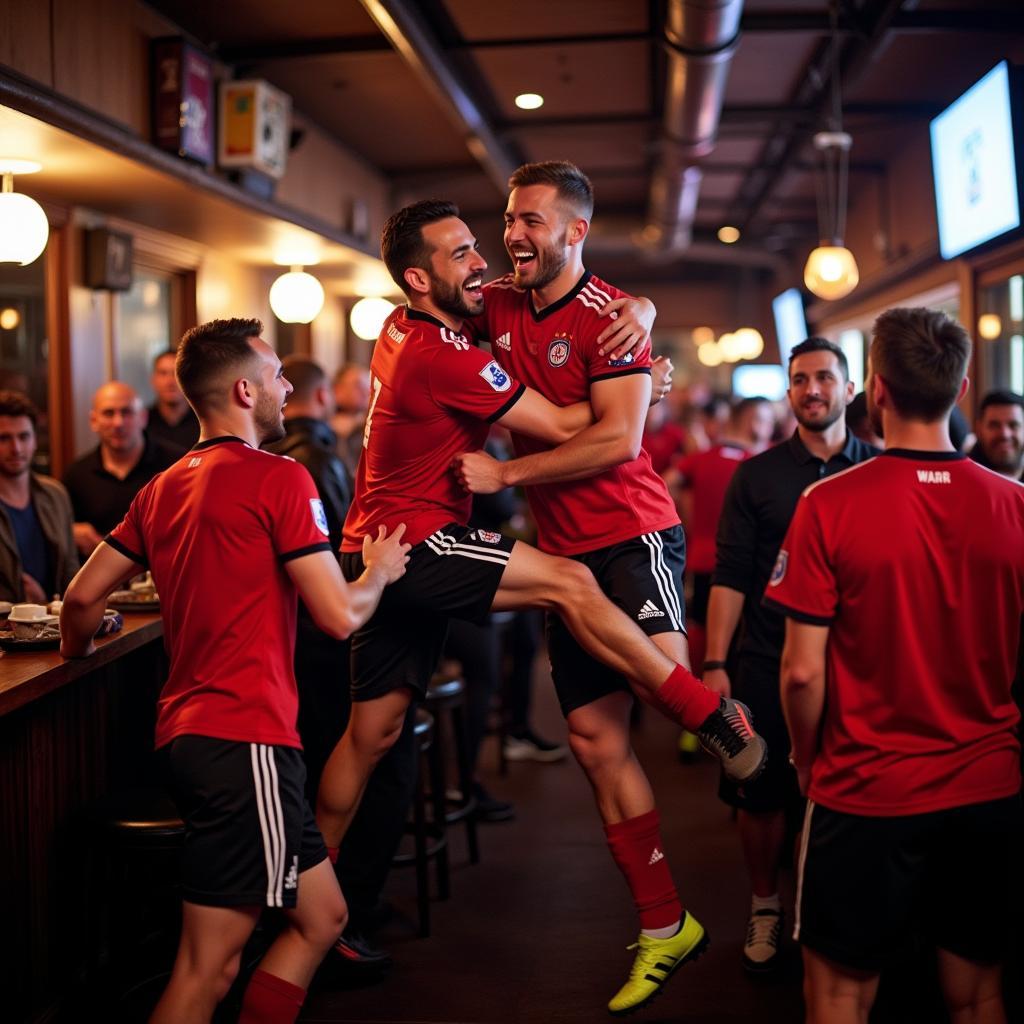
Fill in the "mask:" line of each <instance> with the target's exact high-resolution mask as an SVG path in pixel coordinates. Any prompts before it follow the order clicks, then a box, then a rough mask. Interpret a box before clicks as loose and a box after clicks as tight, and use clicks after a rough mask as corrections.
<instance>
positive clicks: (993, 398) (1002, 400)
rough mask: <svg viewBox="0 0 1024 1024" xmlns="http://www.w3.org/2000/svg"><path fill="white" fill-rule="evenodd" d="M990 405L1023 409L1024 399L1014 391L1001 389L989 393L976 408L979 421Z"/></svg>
mask: <svg viewBox="0 0 1024 1024" xmlns="http://www.w3.org/2000/svg"><path fill="white" fill-rule="evenodd" d="M990 405H1016V406H1019V407H1020V408H1021V409H1024V397H1021V396H1020V395H1018V394H1017V392H1016V391H1006V390H1004V389H1002V388H997V389H996V390H995V391H989V392H988V393H987V394H986V395H985V397H984V398H983V399H982V400H981V404H980V405H979V406H978V417H979V419H980V418H981V416H983V415H984V413H985V410H986V409H987V408H988V407H989V406H990Z"/></svg>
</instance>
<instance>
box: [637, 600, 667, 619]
mask: <svg viewBox="0 0 1024 1024" xmlns="http://www.w3.org/2000/svg"><path fill="white" fill-rule="evenodd" d="M664 617H665V613H664V612H663V611H662V610H661V609H660V608H659V607H658V606H657V605H656V604H655V603H654V602H653V601H644V606H643V608H641V609H640V614H639V615H637V619H638V620H639V621H641V622H643V620H644V619H657V618H664Z"/></svg>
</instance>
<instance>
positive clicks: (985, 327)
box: [978, 313, 1003, 341]
mask: <svg viewBox="0 0 1024 1024" xmlns="http://www.w3.org/2000/svg"><path fill="white" fill-rule="evenodd" d="M1002 333H1003V321H1002V320H1000V319H999V316H998V314H996V313H982V315H981V316H979V317H978V334H980V335H981V336H982V337H983V338H984V339H985V340H986V341H995V340H996V338H998V337H999V335H1000V334H1002Z"/></svg>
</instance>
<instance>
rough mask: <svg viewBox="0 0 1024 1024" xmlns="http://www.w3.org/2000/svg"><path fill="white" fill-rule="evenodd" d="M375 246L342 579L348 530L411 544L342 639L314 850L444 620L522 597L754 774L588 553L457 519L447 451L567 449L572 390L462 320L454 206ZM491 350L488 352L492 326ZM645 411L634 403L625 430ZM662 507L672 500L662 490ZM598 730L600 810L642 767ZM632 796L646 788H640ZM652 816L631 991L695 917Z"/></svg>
mask: <svg viewBox="0 0 1024 1024" xmlns="http://www.w3.org/2000/svg"><path fill="white" fill-rule="evenodd" d="M381 254H382V257H383V259H384V262H385V263H386V264H387V267H388V270H389V272H390V273H391V276H392V278H393V279H394V281H395V283H396V284H397V285H398V286H399V287H400V288H402V290H403V291H404V292H405V294H406V295H407V296H408V298H409V305H408V306H405V307H400V308H399V309H397V310H395V311H394V312H393V313H392V314H391V315H390V316H389V317H388V319H387V321H386V322H385V323H384V326H383V328H382V330H381V333H380V338H379V340H378V342H377V345H376V347H375V349H374V353H373V360H372V363H371V366H370V371H371V393H370V408H369V412H368V414H367V418H366V429H365V434H364V451H363V456H362V458H361V459H360V461H359V469H358V472H357V477H356V493H355V498H354V500H353V503H352V507H351V509H350V511H349V514H348V518H347V520H346V522H345V532H344V541H343V543H342V568H343V570H344V572H345V574H346V576H348V577H349V578H352V577H353V576H355V575H356V574H358V573H359V572H360V571H361V568H362V560H361V556H360V554H359V551H358V537H359V536H361V535H362V534H363V533H364V532H366V531H367V530H375V529H377V528H378V527H380V526H386V527H388V528H391V527H392V525H393V524H394V523H396V522H398V521H400V520H401V521H403V522H405V523H406V525H407V533H406V537H407V539H408V540H409V541H410V542H411V543H412V544H413V549H412V552H411V556H410V563H409V571H408V573H407V574H406V576H405V578H404V579H403V580H402V582H401V583H400V584H399V585H398V586H397V587H394V588H391V589H390V590H389V591H388V593H387V594H386V595H385V598H384V600H383V601H382V602H381V606H380V609H379V610H378V612H377V613H376V614H375V615H374V617H373V618H372V619H371V620H370V622H368V623H367V625H366V626H365V627H364V628H363V629H360V630H359V631H358V632H357V633H356V634H355V636H354V637H353V640H352V680H353V691H352V700H353V705H352V717H351V719H350V721H349V726H348V729H347V730H346V732H345V735H344V736H343V737H342V740H341V742H340V743H339V745H338V747H337V748H336V749H335V751H334V753H333V754H332V756H331V759H330V761H329V762H328V764H327V768H326V769H325V772H324V776H323V780H322V782H321V786H320V793H319V796H318V807H317V820H318V822H319V824H320V827H321V829H322V831H323V834H324V838H325V840H326V841H327V843H328V847H337V845H338V844H339V842H340V840H341V838H342V837H343V836H344V834H345V831H346V829H347V828H348V825H349V823H350V822H351V820H352V817H353V815H354V813H355V810H356V808H357V807H358V803H359V799H360V797H361V795H362V790H363V787H364V786H365V784H366V779H367V778H368V776H369V774H370V772H371V771H372V769H373V766H374V765H375V764H376V762H377V760H379V759H380V757H381V756H383V754H384V753H385V752H386V751H387V750H388V749H389V747H390V746H391V744H392V743H393V742H394V740H395V738H396V737H397V736H398V734H399V732H400V730H401V726H402V722H403V721H404V718H405V712H406V709H407V708H408V706H409V703H410V701H411V700H412V699H414V697H419V696H421V695H422V693H423V692H424V689H425V687H426V685H427V683H428V682H429V678H430V674H431V672H432V671H433V668H434V666H435V665H436V663H437V658H438V655H439V653H440V650H441V645H442V644H443V642H444V635H445V629H446V621H447V617H448V616H452V617H457V618H462V619H467V620H470V621H479V620H481V619H482V618H483V617H484V616H485V615H486V614H487V613H488V612H489V611H504V610H509V609H518V608H529V607H538V608H545V609H547V610H549V611H553V612H555V613H557V614H558V615H559V616H560V617H561V618H562V619H563V620H564V621H565V624H566V628H567V629H568V630H570V631H571V632H572V635H573V636H574V637H575V642H576V643H578V644H579V645H580V646H581V648H583V649H585V650H586V651H587V653H588V655H589V657H590V658H591V659H593V664H595V665H598V667H599V668H600V669H601V671H602V672H603V671H604V668H603V666H608V668H609V671H611V672H612V673H613V674H614V675H615V677H616V678H629V679H630V680H631V681H632V683H633V685H634V686H635V688H636V689H637V692H639V693H641V694H642V695H643V696H644V698H645V699H646V700H648V701H649V702H650V703H651V704H653V705H654V706H655V707H658V708H659V709H661V710H662V711H663V712H665V713H666V714H668V715H669V716H670V717H672V719H673V721H675V722H678V723H680V724H685V722H687V721H690V722H694V723H696V724H697V729H696V732H697V735H698V737H699V738H700V739H701V741H702V742H703V743H704V745H705V747H706V748H707V749H708V750H709V751H710V752H711V753H713V754H714V755H715V756H717V757H718V758H719V760H720V761H721V762H722V763H723V765H724V769H725V771H726V772H728V773H729V774H730V775H731V776H733V777H735V778H737V780H743V779H747V778H750V777H751V776H753V775H754V774H756V773H757V771H759V770H760V765H761V763H762V762H763V759H764V751H763V743H762V741H761V739H760V737H758V736H757V735H756V734H755V733H753V731H752V730H751V729H750V727H749V724H748V723H747V720H746V716H745V715H744V714H743V713H742V712H741V710H740V709H739V708H738V707H737V706H736V705H734V704H733V703H731V702H729V703H727V704H725V705H724V707H723V706H722V704H721V702H720V699H719V697H718V695H717V694H713V693H711V692H710V691H709V690H707V689H706V687H703V686H701V685H700V684H699V683H698V682H697V680H696V679H695V678H694V677H693V676H692V674H691V673H690V672H689V671H688V670H687V669H686V668H685V667H684V666H683V665H682V664H681V662H682V661H683V658H682V657H674V656H673V655H672V654H666V653H665V652H664V651H663V650H661V649H659V647H658V646H656V645H655V644H654V643H651V642H650V640H649V639H648V636H647V635H646V631H644V630H642V629H641V628H639V627H638V625H637V624H636V623H635V622H633V621H631V619H630V618H629V617H627V616H626V615H625V614H624V613H623V612H622V611H621V610H620V609H619V608H617V607H616V606H615V605H614V604H613V603H612V602H611V601H609V600H608V598H607V597H605V595H604V594H603V593H602V592H601V590H600V588H599V587H598V585H597V583H596V581H595V579H594V576H593V575H592V573H591V572H590V570H589V569H588V568H587V567H586V566H584V565H582V564H580V562H578V561H571V560H568V559H562V558H555V557H553V556H552V555H550V554H545V553H542V552H540V551H538V550H536V549H535V548H532V547H530V546H529V545H527V544H525V543H523V542H521V541H516V540H514V539H513V538H511V537H506V536H504V535H502V534H500V533H494V532H491V531H488V530H471V529H470V528H469V527H467V526H465V525H464V524H465V523H466V522H467V520H468V518H469V511H470V497H469V495H468V494H467V493H466V491H465V490H464V489H463V488H462V487H461V486H460V484H459V480H458V479H457V478H456V475H455V473H453V472H452V471H451V469H450V466H451V463H452V461H453V459H455V457H456V456H458V455H459V454H460V453H465V452H466V451H473V450H475V449H478V448H481V447H482V446H483V442H484V439H485V438H486V436H487V430H488V423H493V422H497V423H500V424H502V425H503V426H505V427H507V428H509V429H510V430H512V431H514V432H516V433H517V434H519V435H525V436H528V437H536V438H539V439H541V440H542V441H544V442H545V443H546V445H548V446H550V445H556V444H560V443H562V442H568V443H567V444H566V445H565V447H566V448H568V447H569V446H570V445H571V444H572V443H573V442H572V441H570V440H569V439H570V438H573V437H574V436H576V435H579V434H580V432H581V431H582V432H583V433H586V429H585V428H587V427H588V425H589V424H590V423H591V422H592V420H593V414H592V413H591V406H590V403H589V402H588V401H587V398H586V395H583V396H581V398H580V399H579V400H578V401H576V402H575V403H574V404H565V405H564V407H563V405H555V404H553V403H551V402H549V401H548V400H547V399H545V398H544V397H542V396H541V395H540V394H538V393H537V392H536V391H532V390H530V389H528V388H526V387H525V386H524V385H523V384H521V383H519V382H517V381H516V380H514V379H513V377H512V375H511V374H510V373H509V372H508V370H507V369H506V368H504V367H503V366H501V365H499V363H498V362H497V361H496V360H495V359H493V358H492V357H491V355H490V354H488V353H485V352H483V351H482V350H481V349H479V348H477V347H476V346H475V345H473V344H472V342H471V341H470V340H469V339H468V338H467V336H466V335H465V334H463V333H462V331H463V325H464V321H465V320H466V319H467V318H468V317H471V316H474V315H479V314H480V313H481V312H482V311H483V305H484V301H483V277H482V275H483V272H484V271H485V270H486V269H487V264H486V263H485V262H484V260H483V259H482V258H481V256H480V255H479V253H478V252H477V249H476V240H475V239H474V237H473V236H472V234H471V233H470V231H469V229H468V228H467V227H466V225H465V224H464V223H463V222H462V221H461V220H460V219H459V217H458V210H457V208H456V207H455V206H453V205H452V204H450V203H443V202H438V201H433V200H427V201H423V202H419V203H414V204H413V205H412V206H409V207H406V208H405V209H403V210H400V211H399V212H398V213H397V214H395V215H394V216H393V217H391V218H390V220H389V221H388V223H387V224H386V225H385V227H384V233H383V238H382V242H381ZM589 312H590V313H591V315H592V316H593V311H589ZM594 319H595V320H596V319H597V318H596V316H594ZM599 329H600V328H598V330H599ZM642 334H644V335H646V332H645V331H644V332H642ZM497 353H498V354H502V349H501V344H500V340H499V343H498V349H497ZM643 382H644V386H645V387H644V389H643V391H644V393H643V396H642V399H640V400H641V401H642V404H643V405H644V407H646V406H647V405H648V403H649V397H650V391H651V384H650V377H649V375H648V376H645V377H644V378H643ZM643 420H644V417H643V414H642V412H641V413H640V415H639V417H638V424H639V427H642V425H643ZM638 436H639V435H638ZM556 450H557V449H556ZM655 479H657V478H655ZM659 483H660V481H659ZM666 500H667V498H666ZM668 506H669V509H670V510H671V511H672V513H673V514H674V507H673V506H672V504H671V501H668ZM644 559H645V561H646V562H647V563H648V564H651V563H652V562H653V561H654V560H655V554H654V553H652V552H650V551H648V550H647V549H646V548H645V549H644ZM657 599H658V601H659V603H660V604H661V605H662V608H664V611H659V613H658V614H660V615H662V616H667V615H669V614H672V615H678V616H679V618H681V615H679V610H678V609H676V608H674V607H673V606H672V605H671V604H670V603H669V601H668V599H665V598H662V597H661V596H658V597H657ZM600 663H603V665H602V664H600ZM609 732H610V730H605V731H603V732H602V731H601V730H600V729H599V728H598V727H597V726H595V727H594V728H593V730H592V731H591V732H589V733H588V734H587V735H585V736H583V735H581V736H579V737H578V738H576V739H575V741H574V744H575V750H576V753H577V756H578V757H579V759H580V760H581V761H582V762H583V763H584V764H585V765H586V766H587V769H588V774H590V775H591V778H592V779H593V778H594V777H595V774H594V773H596V772H597V771H598V770H599V769H604V770H606V771H607V776H606V777H604V778H602V786H601V792H602V794H603V799H605V800H607V801H608V807H609V811H608V813H609V814H610V815H614V814H615V813H616V811H615V809H614V808H615V803H614V802H615V801H616V800H617V799H618V798H619V790H618V789H617V788H616V786H619V787H621V790H622V791H623V792H625V791H626V790H627V788H628V787H629V786H630V785H631V784H632V780H633V778H634V777H635V776H636V775H637V774H639V775H640V776H641V778H643V772H642V770H641V769H640V768H639V765H638V764H637V762H636V759H635V757H634V755H633V754H632V751H631V750H630V749H629V740H628V732H627V725H626V722H625V721H623V722H622V725H621V731H620V732H619V733H617V734H614V735H611V736H609V735H608V734H609ZM616 741H618V745H616ZM602 743H603V745H600V744H602ZM623 765H624V767H623ZM616 772H618V774H617V775H616V774H615V773H616ZM643 786H645V787H646V778H643ZM646 794H647V799H648V800H650V789H649V788H646ZM623 799H625V797H623ZM651 805H652V806H653V800H651ZM656 817H657V816H656V814H655V813H654V812H653V810H652V809H650V808H648V813H647V815H646V820H644V821H643V822H642V823H641V826H640V827H639V828H637V829H636V834H635V836H634V837H631V838H635V839H636V843H643V844H645V845H644V846H643V849H642V862H641V860H640V855H639V854H637V855H636V856H634V857H633V859H632V860H631V861H630V871H631V875H630V880H631V881H635V882H636V885H637V887H638V891H639V895H640V899H641V900H642V905H643V911H644V912H645V913H649V914H650V915H651V916H652V917H653V919H654V920H655V921H658V922H659V923H657V924H653V923H652V924H651V925H650V927H651V928H652V929H656V930H662V931H664V932H666V933H668V934H667V935H664V936H658V935H654V936H643V937H642V938H641V945H642V947H643V949H642V955H643V956H644V957H646V959H647V960H649V961H650V963H649V968H648V969H647V971H646V973H647V974H649V975H651V978H650V980H648V981H647V982H646V983H645V986H644V987H643V988H642V992H641V997H642V998H639V999H637V1000H636V1001H635V1005H638V1004H639V1003H640V1002H646V1001H647V1000H648V999H650V998H651V996H652V995H654V994H655V993H656V992H657V991H658V990H659V989H660V987H661V984H662V983H663V982H664V981H665V980H666V979H667V977H668V976H669V975H670V974H671V973H672V972H673V971H674V970H675V969H676V968H677V967H679V966H681V965H682V964H683V963H685V962H687V961H688V960H691V959H694V958H695V957H696V956H697V955H698V953H699V952H700V951H701V950H702V949H703V947H704V945H705V944H706V938H705V935H704V929H703V928H702V927H701V926H700V924H698V923H697V922H696V920H695V919H694V918H693V917H692V916H691V915H689V914H685V915H684V913H683V911H682V908H681V906H680V904H679V899H678V896H677V895H676V891H675V887H674V885H673V883H672V878H671V875H670V873H669V870H668V865H667V862H666V859H665V856H664V854H663V853H662V851H661V847H660V840H659V839H658V837H657V823H656ZM625 842H626V840H625V839H623V840H621V841H620V843H621V844H623V845H624V844H625ZM635 845H636V844H634V846H635ZM645 927H648V925H646V924H645ZM652 956H653V959H652ZM645 962H646V961H645Z"/></svg>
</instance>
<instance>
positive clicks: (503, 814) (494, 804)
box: [473, 782, 516, 823]
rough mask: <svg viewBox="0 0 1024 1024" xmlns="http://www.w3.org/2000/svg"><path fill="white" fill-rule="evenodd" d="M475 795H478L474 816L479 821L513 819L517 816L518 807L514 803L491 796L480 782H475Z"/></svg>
mask: <svg viewBox="0 0 1024 1024" xmlns="http://www.w3.org/2000/svg"><path fill="white" fill-rule="evenodd" d="M473 796H475V797H476V811H475V812H474V815H473V816H474V817H475V818H476V820H477V821H480V822H485V823H494V822H498V821H511V820H512V819H513V818H514V817H515V816H516V809H515V807H514V806H513V805H512V804H510V803H508V801H506V800H499V799H498V798H497V797H494V796H491V794H490V793H488V792H487V790H486V789H484V787H483V786H481V785H480V783H479V782H474V783H473Z"/></svg>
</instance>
